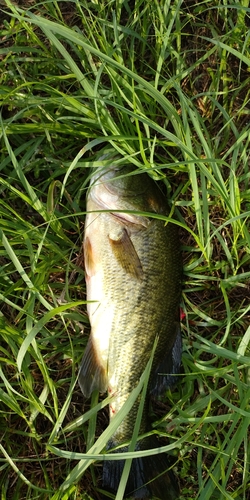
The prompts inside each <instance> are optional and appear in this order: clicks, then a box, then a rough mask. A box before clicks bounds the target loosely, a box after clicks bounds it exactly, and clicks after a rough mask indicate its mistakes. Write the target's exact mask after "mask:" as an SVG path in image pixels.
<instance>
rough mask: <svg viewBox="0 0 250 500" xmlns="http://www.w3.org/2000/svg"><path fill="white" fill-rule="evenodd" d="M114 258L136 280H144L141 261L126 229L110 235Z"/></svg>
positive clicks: (117, 230) (119, 229) (120, 229)
mask: <svg viewBox="0 0 250 500" xmlns="http://www.w3.org/2000/svg"><path fill="white" fill-rule="evenodd" d="M109 241H110V244H111V247H112V250H113V253H114V256H115V257H116V259H117V260H118V262H119V263H120V264H121V266H122V268H123V269H124V270H125V271H126V272H127V273H128V274H131V275H132V276H133V277H134V278H137V279H140V280H141V279H142V278H143V269H142V265H141V261H140V259H139V257H138V254H137V252H136V250H135V247H134V245H133V243H132V241H131V239H130V237H129V235H128V233H127V230H126V229H125V228H118V229H116V231H114V232H112V233H110V234H109Z"/></svg>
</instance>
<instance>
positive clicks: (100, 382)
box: [78, 336, 108, 398]
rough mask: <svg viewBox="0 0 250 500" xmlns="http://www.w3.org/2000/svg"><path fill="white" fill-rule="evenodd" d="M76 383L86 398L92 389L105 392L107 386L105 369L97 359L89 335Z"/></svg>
mask: <svg viewBox="0 0 250 500" xmlns="http://www.w3.org/2000/svg"><path fill="white" fill-rule="evenodd" d="M78 383H79V385H80V387H81V390H82V392H83V394H84V396H85V397H86V398H89V397H90V396H91V394H92V392H93V391H95V390H98V391H99V392H105V391H106V390H107V387H108V381H107V369H106V368H105V367H104V366H103V365H102V364H101V363H100V361H99V360H98V356H97V353H96V350H95V348H94V345H93V342H92V338H91V336H90V337H89V340H88V343H87V346H86V349H85V352H84V355H83V358H82V362H81V365H80V368H79V374H78Z"/></svg>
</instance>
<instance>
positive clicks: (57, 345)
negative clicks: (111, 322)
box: [0, 0, 250, 500]
mask: <svg viewBox="0 0 250 500" xmlns="http://www.w3.org/2000/svg"><path fill="white" fill-rule="evenodd" d="M1 10H2V17H1V21H0V23H1V30H2V44H1V48H0V66H1V75H0V99H1V105H2V112H1V124H0V125H1V132H0V133H1V159H0V190H1V196H0V211H1V219H0V220H1V224H0V233H1V247H0V266H1V274H0V280H1V290H0V299H1V313H0V335H1V343H0V357H1V366H0V428H1V431H2V433H1V434H2V438H1V443H0V448H1V454H0V488H1V497H2V499H3V500H5V499H6V500H7V499H9V498H12V499H13V500H17V499H18V500H20V499H22V498H30V499H35V498H39V499H44V500H45V499H50V500H52V499H53V500H59V499H60V500H61V499H62V500H68V499H79V498H86V499H88V498H89V499H94V500H95V499H97V498H100V497H101V495H104V493H103V491H102V487H101V482H100V475H101V473H100V464H101V461H102V460H104V459H107V458H108V457H107V453H105V444H106V442H107V440H108V437H109V436H110V435H112V432H113V430H114V426H116V425H118V424H119V420H120V419H122V418H123V417H124V415H125V414H126V412H128V411H129V408H130V405H132V404H133V401H134V400H135V398H136V396H137V394H138V392H139V391H140V390H142V388H143V384H144V382H145V380H146V377H147V373H145V374H144V376H143V378H142V380H141V383H140V385H139V386H138V387H137V388H136V389H135V391H134V393H132V394H131V396H130V398H129V400H128V403H127V405H126V407H124V408H123V409H122V410H121V412H120V414H118V415H117V419H114V422H112V424H110V425H108V416H107V405H108V402H109V399H108V398H105V399H103V400H101V401H100V402H98V397H97V395H94V396H93V401H92V405H90V403H89V402H85V401H83V397H82V395H81V393H80V390H79V388H78V385H77V383H76V378H77V369H78V365H79V362H80V359H81V357H82V354H83V351H84V348H85V345H86V340H87V337H88V332H89V326H88V319H87V316H86V309H85V303H86V297H85V284H84V272H83V256H82V250H81V242H82V234H83V225H84V216H85V195H86V189H87V186H88V182H89V169H90V167H91V166H93V165H96V164H97V163H96V162H97V161H98V157H99V156H100V154H101V152H102V151H103V150H105V148H106V147H107V146H108V147H109V148H110V147H111V148H113V149H114V151H116V152H118V153H119V154H120V155H121V157H123V158H126V160H128V159H129V160H130V161H131V163H132V164H133V165H134V166H135V168H136V169H140V170H143V171H147V172H148V174H149V175H150V176H152V177H153V178H154V179H155V180H157V181H158V182H160V183H161V185H162V189H163V190H164V189H165V192H166V196H167V197H168V199H169V201H170V203H171V204H172V206H173V207H174V206H175V209H176V213H177V222H178V224H179V226H180V235H181V241H182V245H183V260H184V283H183V303H182V308H183V310H184V312H185V317H184V319H183V320H182V332H183V344H184V345H183V373H182V374H181V376H180V377H179V378H180V380H179V382H178V384H177V387H176V388H175V389H174V390H173V392H172V393H168V394H167V395H166V397H165V398H164V399H163V400H162V401H161V402H159V403H158V404H155V406H154V407H153V413H152V428H153V430H154V432H156V433H158V434H159V436H160V437H161V443H162V449H164V450H165V451H168V453H170V454H172V457H173V464H174V469H175V472H176V473H177V475H178V477H179V480H180V485H181V499H182V500H184V499H185V500H189V499H191V498H195V499H197V500H208V499H218V500H222V499H225V498H226V499H237V500H247V499H249V498H250V497H249V491H250V482H249V429H248V426H249V415H250V408H249V397H250V394H249V376H250V375H249V374H250V357H249V340H250V326H249V325H250V322H249V319H250V306H249V297H250V292H249V283H250V267H249V263H250V255H249V248H250V244H249V243H250V236H249V215H250V188H249V177H250V173H249V137H250V131H249V112H250V111H249V66H250V53H249V28H248V26H249V12H250V9H249V2H248V1H246V0H244V2H243V1H242V2H241V3H236V2H228V3H227V5H225V4H224V3H221V2H220V1H216V2H213V5H211V2H203V3H200V4H199V3H198V4H190V3H189V2H187V1H186V2H181V1H176V0H174V1H173V2H171V3H170V2H163V1H160V2H158V1H156V0H154V1H152V2H140V1H135V3H134V4H133V5H132V4H131V3H128V2H120V1H117V2H114V1H112V2H105V1H104V0H102V1H101V2H98V3H97V2H81V1H78V0H76V1H75V2H56V1H48V2H46V3H41V4H39V3H37V2H36V3H34V4H32V3H27V4H25V3H24V2H22V8H20V7H18V5H16V4H15V5H14V4H12V3H11V2H9V1H6V5H3V3H1ZM104 429H105V430H104ZM144 453H149V452H144ZM150 453H153V451H152V450H151V451H150ZM133 455H134V452H129V453H128V454H127V455H126V458H127V459H128V460H129V459H131V458H132V457H133ZM116 458H117V459H118V458H119V454H117V455H116ZM128 463H129V462H128ZM122 488H123V485H121V489H120V490H119V491H118V493H117V495H116V499H118V498H119V499H121V498H122V497H123V492H122ZM111 497H112V496H111Z"/></svg>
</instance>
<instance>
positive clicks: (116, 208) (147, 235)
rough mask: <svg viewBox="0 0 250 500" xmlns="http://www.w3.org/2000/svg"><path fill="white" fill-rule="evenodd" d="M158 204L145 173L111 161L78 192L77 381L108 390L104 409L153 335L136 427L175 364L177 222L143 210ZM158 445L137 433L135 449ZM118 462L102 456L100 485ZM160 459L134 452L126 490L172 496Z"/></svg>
mask: <svg viewBox="0 0 250 500" xmlns="http://www.w3.org/2000/svg"><path fill="white" fill-rule="evenodd" d="M132 211H134V212H135V213H132ZM138 212H147V213H149V215H140V213H138ZM168 212H169V209H168V207H167V205H166V202H165V198H164V196H163V195H162V193H161V191H160V189H159V188H158V187H157V185H156V184H155V182H154V181H153V180H152V179H151V178H150V177H149V176H148V175H147V174H146V173H138V171H136V172H135V171H133V168H132V167H131V166H124V167H114V166H112V163H111V164H110V166H108V167H105V169H103V168H101V167H99V168H97V169H96V171H95V173H94V175H93V177H92V180H91V185H90V189H89V192H88V196H87V216H86V222H85V234H84V256H85V271H86V286H87V299H88V301H91V302H89V303H88V305H87V310H88V315H89V320H90V324H91V334H90V338H89V341H88V344H87V347H86V350H85V353H84V356H83V360H82V363H81V367H80V371H79V383H80V386H81V389H82V391H83V394H84V395H85V396H86V397H89V396H90V395H91V393H92V392H93V391H94V390H98V391H100V392H105V391H108V393H109V394H110V395H113V396H114V397H113V400H112V403H111V404H110V419H112V418H113V417H114V416H115V415H116V414H117V412H118V411H119V410H120V408H121V407H122V406H123V405H124V404H125V403H126V400H127V398H128V396H129V394H130V393H131V391H132V390H133V389H134V388H135V387H136V386H137V384H138V382H139V380H140V377H141V375H142V373H143V372H144V370H145V367H146V365H147V363H148V361H149V359H150V355H151V352H152V347H153V345H154V342H155V338H156V336H158V344H157V347H156V351H155V355H154V359H153V365H152V371H151V376H150V380H149V387H148V397H147V401H146V404H145V408H144V413H143V417H142V420H141V427H140V435H141V434H144V433H145V432H147V431H148V430H149V428H150V425H149V422H148V416H147V413H148V403H149V398H150V392H151V393H154V394H156V395H157V394H158V393H160V392H162V389H166V386H169V385H170V379H171V375H169V374H171V373H174V372H177V371H178V369H179V364H180V356H181V341H180V333H179V303H180V293H181V274H182V265H181V258H180V245H179V240H178V232H177V227H176V225H174V224H173V223H171V222H169V223H167V224H166V223H165V222H164V221H163V220H160V219H157V218H153V217H150V213H152V215H153V214H160V215H161V214H162V215H167V214H168ZM158 373H159V375H158ZM138 407H139V398H138V400H137V401H136V402H135V403H134V405H133V407H132V409H131V411H130V412H129V413H128V415H127V417H126V418H125V419H124V420H123V422H122V423H121V425H120V426H119V427H118V429H117V430H116V432H115V434H114V435H113V437H112V439H111V441H110V442H109V443H108V449H111V448H114V447H116V446H117V445H120V444H122V443H123V442H128V441H130V440H131V437H132V433H133V429H134V425H135V422H136V418H137V413H138ZM158 446H159V445H158V441H157V440H156V438H154V437H153V438H151V440H150V439H148V438H147V439H142V440H140V441H139V442H138V444H137V447H136V450H140V449H148V448H155V447H158ZM123 449H124V450H127V448H123ZM118 451H119V452H121V448H120V449H119V450H118ZM123 465H124V461H105V462H104V470H103V485H104V487H106V488H108V489H109V490H111V491H114V492H116V491H117V489H118V486H119V481H120V477H121V474H122V469H123ZM168 469H169V465H168V461H167V457H166V455H165V454H159V455H154V456H151V457H145V458H138V459H134V460H133V461H132V466H131V471H130V476H129V479H128V483H127V488H126V494H127V495H129V497H130V498H144V499H149V498H152V497H154V498H155V497H157V498H160V499H164V500H172V499H175V498H177V497H178V486H177V482H176V480H175V478H174V476H173V474H172V472H171V471H168ZM157 476H160V477H158V478H157V479H155V478H156V477H157ZM154 479H155V480H154ZM147 483H148V484H147Z"/></svg>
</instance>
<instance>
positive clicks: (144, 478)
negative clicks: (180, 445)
mask: <svg viewBox="0 0 250 500" xmlns="http://www.w3.org/2000/svg"><path fill="white" fill-rule="evenodd" d="M111 446H112V447H113V446H114V443H111V442H110V443H109V447H111ZM156 447H158V441H157V439H156V438H155V437H154V436H152V437H151V438H147V439H145V440H143V441H141V442H139V443H138V445H137V448H136V450H137V451H138V450H142V449H151V448H156ZM118 451H119V453H121V452H126V451H128V448H127V447H124V448H119V450H118ZM124 463H125V460H114V461H112V460H108V461H105V462H104V465H103V486H104V488H106V489H107V490H109V491H111V492H115V493H116V492H117V490H118V486H119V483H120V479H121V475H122V471H123V467H124ZM179 494H180V491H179V486H178V483H177V479H176V477H175V475H174V473H173V472H172V471H171V470H170V469H169V461H168V457H167V455H166V454H165V453H159V454H158V455H152V456H149V457H142V458H136V459H134V460H133V461H132V464H131V469H130V474H129V478H128V481H127V486H126V490H125V498H141V499H143V500H149V499H150V500H151V499H152V498H155V499H156V498H157V499H159V500H175V499H177V498H178V497H179Z"/></svg>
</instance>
